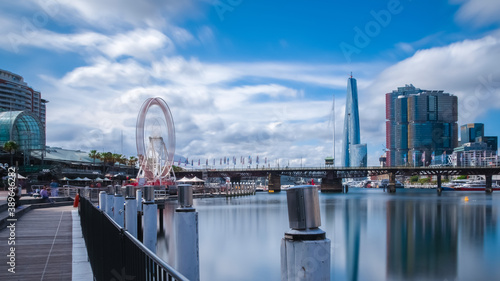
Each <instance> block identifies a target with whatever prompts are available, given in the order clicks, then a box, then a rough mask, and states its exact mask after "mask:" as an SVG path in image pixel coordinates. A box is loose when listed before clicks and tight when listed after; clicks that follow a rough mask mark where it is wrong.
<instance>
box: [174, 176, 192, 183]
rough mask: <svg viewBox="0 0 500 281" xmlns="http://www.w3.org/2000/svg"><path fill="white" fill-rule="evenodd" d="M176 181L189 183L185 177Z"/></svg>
mask: <svg viewBox="0 0 500 281" xmlns="http://www.w3.org/2000/svg"><path fill="white" fill-rule="evenodd" d="M177 181H180V182H188V181H190V180H189V179H188V178H186V177H183V178H182V179H180V180H177Z"/></svg>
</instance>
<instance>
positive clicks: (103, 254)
mask: <svg viewBox="0 0 500 281" xmlns="http://www.w3.org/2000/svg"><path fill="white" fill-rule="evenodd" d="M80 216H81V224H82V233H83V237H84V239H85V244H86V246H87V252H88V257H89V260H90V264H91V266H92V270H93V274H94V277H95V280H109V279H112V278H115V279H116V277H117V275H119V276H122V275H124V276H122V278H125V279H126V280H128V279H127V278H128V277H131V278H132V277H134V278H137V280H179V281H189V280H188V279H187V278H186V277H185V276H183V275H182V274H181V273H179V272H178V271H176V270H175V269H174V268H173V267H172V266H170V265H168V264H167V263H166V262H165V261H163V260H162V259H161V258H159V257H158V256H157V255H156V254H155V253H153V252H152V251H151V250H149V249H148V248H146V247H145V246H144V245H143V244H142V243H141V242H140V241H139V240H137V239H136V238H135V237H134V236H132V235H131V234H130V233H129V232H128V231H126V230H125V229H123V228H122V227H120V226H119V225H118V224H117V223H116V222H115V221H114V220H113V219H112V218H111V217H110V216H109V215H108V214H106V213H105V212H103V211H102V210H100V209H98V208H96V206H95V205H93V204H92V202H91V201H89V200H88V199H87V198H85V196H81V197H80Z"/></svg>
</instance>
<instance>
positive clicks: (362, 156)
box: [349, 143, 368, 167]
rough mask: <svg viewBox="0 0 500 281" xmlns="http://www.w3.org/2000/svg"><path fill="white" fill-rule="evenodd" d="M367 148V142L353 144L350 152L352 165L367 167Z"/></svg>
mask: <svg viewBox="0 0 500 281" xmlns="http://www.w3.org/2000/svg"><path fill="white" fill-rule="evenodd" d="M366 148H367V146H366V143H363V144H352V145H351V148H350V152H349V164H350V167H366V165H367V160H368V157H367V149H366Z"/></svg>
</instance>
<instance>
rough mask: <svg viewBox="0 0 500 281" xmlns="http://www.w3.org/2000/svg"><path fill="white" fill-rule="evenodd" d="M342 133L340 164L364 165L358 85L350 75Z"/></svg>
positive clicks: (365, 152) (365, 161) (364, 150)
mask: <svg viewBox="0 0 500 281" xmlns="http://www.w3.org/2000/svg"><path fill="white" fill-rule="evenodd" d="M343 134H344V135H343V138H342V158H341V160H340V161H341V165H342V166H343V167H366V165H367V149H366V144H360V128H359V111H358V86H357V83H356V79H354V78H352V75H351V77H350V78H348V79H347V95H346V106H345V117H344V130H343Z"/></svg>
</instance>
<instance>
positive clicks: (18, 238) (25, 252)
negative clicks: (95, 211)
mask: <svg viewBox="0 0 500 281" xmlns="http://www.w3.org/2000/svg"><path fill="white" fill-rule="evenodd" d="M2 199H3V198H2ZM4 202H5V201H4V200H2V203H4ZM22 207H23V206H21V209H22ZM18 209H19V208H18ZM16 212H17V210H16ZM11 223H12V221H9V222H8V225H10V224H11ZM13 235H14V237H15V245H8V241H9V237H12V236H13ZM11 247H15V269H13V270H11V271H14V272H15V273H13V272H11V271H9V268H11V266H10V265H9V264H8V263H7V262H8V261H9V257H7V255H9V253H10V252H11ZM0 254H1V256H2V258H1V259H0V261H1V262H0V280H89V281H91V280H93V275H92V271H91V269H90V264H89V262H88V261H87V251H86V248H85V243H84V242H83V238H82V231H81V227H80V220H79V216H78V211H77V209H76V208H73V206H54V207H47V208H39V209H32V210H29V211H28V212H26V213H25V214H24V215H23V216H22V217H20V218H18V219H17V221H15V229H11V228H9V227H7V228H3V229H2V230H0Z"/></svg>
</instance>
